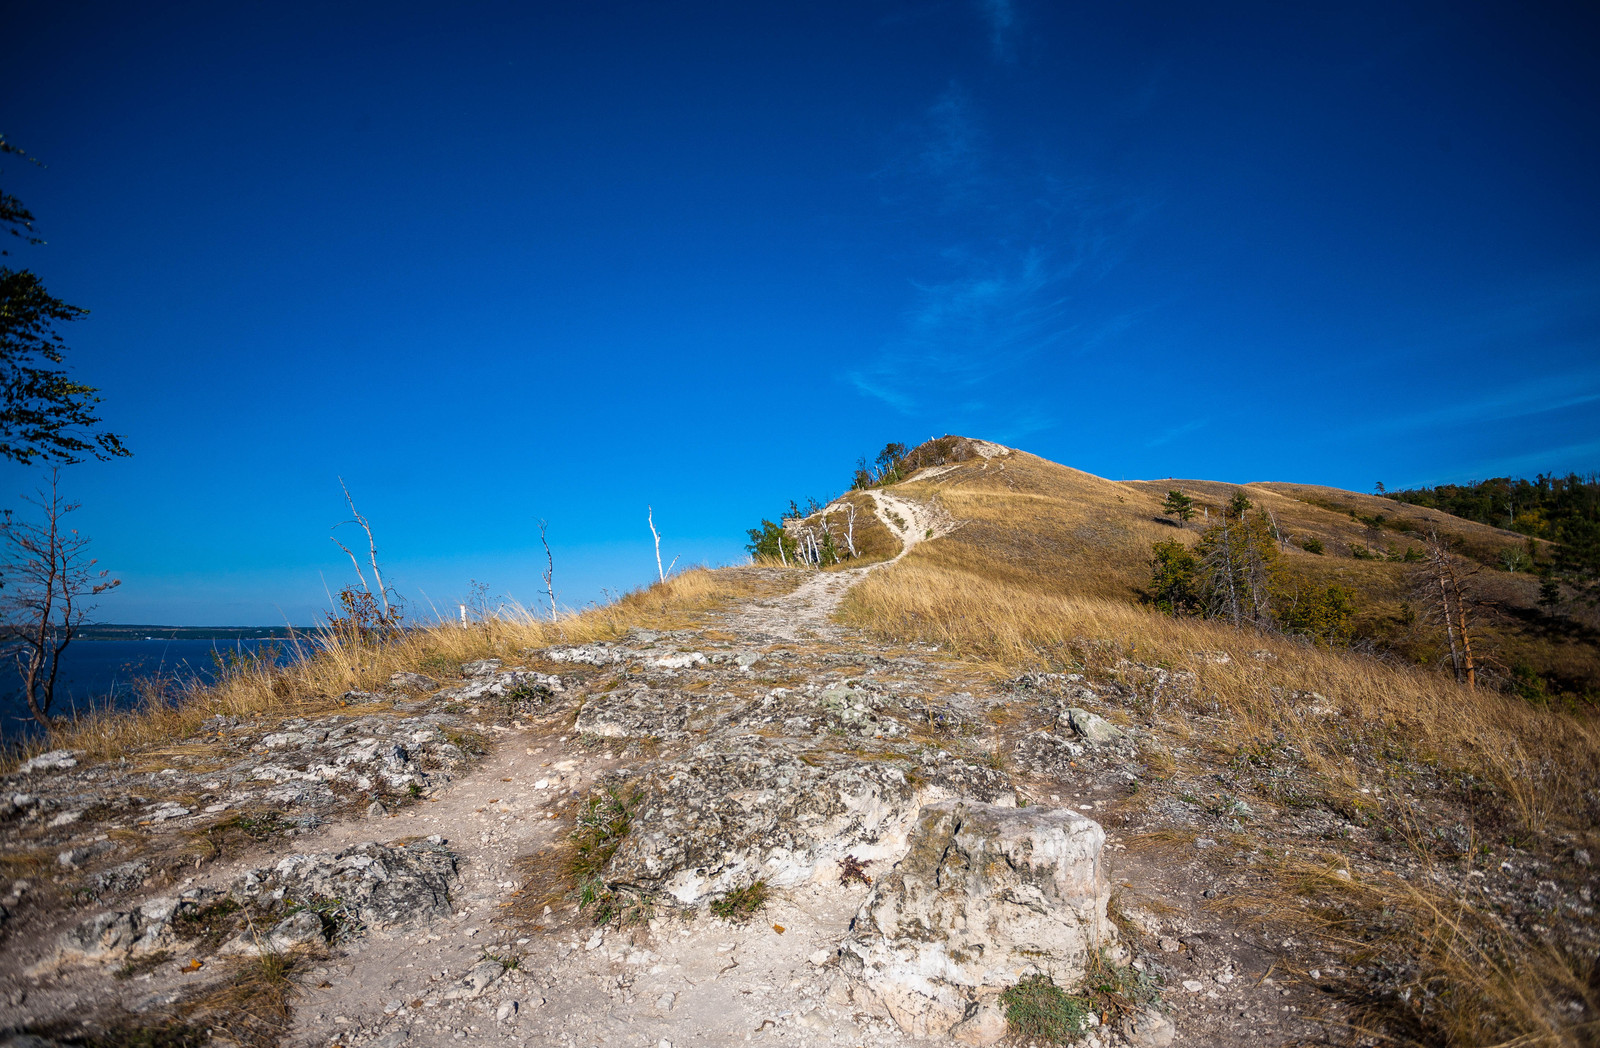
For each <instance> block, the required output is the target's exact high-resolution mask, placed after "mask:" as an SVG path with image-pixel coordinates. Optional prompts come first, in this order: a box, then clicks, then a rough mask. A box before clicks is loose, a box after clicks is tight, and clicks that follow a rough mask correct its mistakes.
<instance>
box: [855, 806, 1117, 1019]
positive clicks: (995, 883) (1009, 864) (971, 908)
mask: <svg viewBox="0 0 1600 1048" xmlns="http://www.w3.org/2000/svg"><path fill="white" fill-rule="evenodd" d="M1104 844H1105V833H1104V831H1103V830H1102V829H1101V828H1100V826H1099V824H1098V823H1095V822H1093V821H1092V820H1090V819H1087V818H1084V817H1083V816H1081V815H1079V814H1077V813H1076V812H1073V811H1069V810H1065V809H1056V808H1038V807H1031V808H1014V807H1001V806H999V805H993V804H982V803H974V802H967V801H945V802H940V803H934V804H930V805H928V806H926V807H924V808H923V809H922V810H921V812H920V813H919V815H918V818H917V824H916V827H915V830H914V831H913V833H912V834H911V838H910V848H909V850H908V852H907V853H906V856H905V858H904V859H902V860H901V861H900V862H899V863H898V864H896V866H895V867H894V869H893V871H892V872H890V873H889V874H888V875H887V876H885V877H883V878H881V879H880V880H879V881H878V882H877V884H875V885H874V886H873V889H872V893H871V894H870V895H869V896H868V897H867V900H866V902H865V903H864V904H863V905H862V907H861V911H860V913H859V914H858V915H857V917H856V920H855V923H854V927H853V930H852V934H851V936H850V937H849V938H848V939H847V940H846V941H845V944H844V947H843V949H842V951H841V955H840V957H841V964H842V967H843V968H844V969H845V971H846V972H847V973H849V974H850V975H851V976H852V977H853V978H854V979H855V980H856V981H857V984H858V985H859V986H861V987H862V988H864V989H865V990H866V991H867V992H868V993H869V994H870V995H871V996H872V997H874V998H876V1000H877V1002H878V1003H881V1004H882V1006H883V1007H884V1008H885V1009H887V1011H888V1012H889V1014H890V1015H892V1016H893V1017H894V1019H895V1021H896V1022H897V1023H899V1025H900V1027H901V1028H902V1029H903V1030H905V1031H906V1032H907V1033H909V1034H911V1035H913V1036H941V1035H945V1034H953V1035H954V1034H959V1035H961V1036H962V1037H963V1039H966V1040H973V1039H974V1038H977V1039H978V1041H977V1043H987V1041H988V1039H990V1035H991V1034H993V1033H994V1031H995V1023H994V1022H993V1018H992V1016H991V1015H989V1013H988V1012H985V1011H984V1009H985V1008H986V1007H989V1008H990V1009H991V1010H992V998H993V997H994V996H995V995H997V994H999V993H1000V992H1001V991H1003V990H1004V989H1005V987H1007V986H1010V985H1012V984H1014V983H1015V982H1017V980H1018V979H1020V978H1021V977H1023V976H1024V975H1027V974H1030V973H1033V972H1043V973H1045V974H1047V975H1049V976H1051V977H1052V978H1053V979H1054V980H1055V981H1056V982H1057V983H1058V984H1060V985H1064V986H1065V985H1072V984H1074V983H1075V982H1077V981H1078V980H1079V979H1081V978H1082V976H1083V973H1084V970H1085V966H1086V963H1087V961H1088V959H1089V957H1090V956H1091V955H1092V953H1093V952H1094V951H1095V950H1097V949H1100V948H1101V947H1102V946H1105V945H1108V944H1109V943H1110V942H1111V941H1112V940H1113V939H1114V936H1115V931H1114V929H1113V927H1112V925H1111V923H1110V921H1109V920H1108V919H1107V917H1106V902H1107V899H1108V897H1109V893H1110V889H1109V885H1108V883H1107V880H1106V876H1105V873H1104V870H1103V868H1102V865H1101V852H1102V849H1103V847H1104ZM958 1024H961V1029H960V1030H955V1029H954V1028H955V1027H956V1026H957V1025H958Z"/></svg>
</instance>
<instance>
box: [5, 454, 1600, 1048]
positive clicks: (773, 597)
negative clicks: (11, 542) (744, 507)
mask: <svg viewBox="0 0 1600 1048" xmlns="http://www.w3.org/2000/svg"><path fill="white" fill-rule="evenodd" d="M913 454H914V455H916V456H917V458H916V461H914V462H911V463H909V465H910V466H911V467H913V468H908V469H906V470H905V471H904V472H903V473H902V474H901V475H900V479H899V480H898V482H895V483H890V484H888V485H885V486H881V487H876V488H872V489H869V490H864V491H857V492H854V493H852V494H851V495H849V496H847V499H848V500H849V504H852V505H856V507H857V515H858V519H857V524H859V525H860V526H861V527H862V535H863V536H865V537H867V539H868V542H867V543H866V544H864V545H863V546H861V547H858V553H859V554H860V555H859V556H857V557H854V558H846V559H845V560H844V562H842V563H840V564H832V565H830V566H829V569H828V570H816V569H815V568H814V567H797V566H796V565H795V564H794V562H793V560H790V561H789V562H788V564H787V565H785V566H782V567H778V568H772V567H766V566H760V565H756V566H742V567H735V568H725V569H719V570H716V571H707V570H702V569H696V570H693V571H689V572H684V573H680V574H679V575H676V576H673V577H671V578H669V579H667V580H665V581H663V582H661V583H659V584H657V585H655V586H652V587H650V588H648V589H647V590H642V591H639V592H636V593H633V594H629V595H628V596H626V597H624V598H623V599H621V600H620V601H617V602H615V603H613V604H611V605H608V606H606V607H602V608H594V609H590V610H588V611H586V612H584V613H583V614H581V615H576V616H572V617H569V618H566V619H562V620H559V621H556V622H549V621H534V620H531V619H511V618H491V619H487V620H485V621H482V622H479V623H475V624H473V625H472V626H470V627H466V628H463V627H458V626H454V625H441V626H439V627H435V628H432V629H425V630H418V631H414V632H409V633H405V634H400V635H391V636H375V635H372V634H370V633H365V632H362V631H360V630H356V629H353V628H352V629H348V630H345V631H343V632H334V633H330V634H328V635H326V636H324V637H323V638H322V644H321V646H320V648H319V649H318V650H317V651H316V653H315V654H313V655H312V656H311V657H309V658H307V659H306V660H304V661H302V662H298V663H295V664H292V665H290V666H277V665H275V664H267V663H261V664H256V665H247V666H241V667H238V668H237V672H235V673H233V674H232V675H230V677H229V678H228V679H227V680H226V681H224V682H223V683H221V684H219V685H218V686H216V687H214V688H210V689H203V690H197V691H196V692H194V693H192V694H190V695H189V696H187V698H186V699H185V701H184V702H182V703H181V704H179V705H178V706H176V707H161V708H156V709H152V710H149V711H145V712H143V713H139V714H129V715H112V716H105V717H98V718H92V719H88V720H86V721H84V722H81V723H78V724H65V725H62V726H61V727H60V728H59V730H58V731H57V733H56V734H55V736H54V737H53V738H52V740H51V742H52V744H53V746H54V749H53V750H51V751H50V752H47V753H38V754H33V755H28V756H30V759H28V760H26V761H22V760H20V759H14V760H11V761H10V763H9V764H7V765H5V766H4V767H5V773H4V776H3V785H4V789H3V790H0V868H3V869H4V870H5V872H6V873H7V874H8V880H9V881H10V884H9V894H6V895H4V896H3V898H0V947H3V949H0V1000H4V1001H5V1002H6V1003H7V1009H8V1010H7V1011H6V1012H5V1013H4V1015H3V1016H0V1043H5V1042H6V1041H7V1038H10V1037H11V1036H12V1035H18V1039H16V1040H12V1041H10V1042H9V1043H14V1044H18V1045H28V1046H31V1048H50V1046H64V1045H92V1046H106V1048H110V1046H131V1045H150V1044H158V1045H184V1046H190V1045H202V1044H212V1043H216V1044H244V1045H250V1046H252V1048H272V1046H301V1045H306V1046H309V1045H319V1046H322V1045H342V1046H346V1048H397V1046H401V1045H433V1044H467V1045H494V1046H502V1048H521V1046H525V1045H528V1044H541V1045H543V1044H552V1045H555V1044H561V1045H568V1046H578V1045H599V1044H622V1045H627V1044H655V1045H659V1044H662V1043H670V1044H678V1045H683V1044H689V1045H695V1044H734V1043H746V1042H748V1043H752V1044H762V1045H782V1046H786V1048H816V1046H820V1045H835V1046H839V1048H844V1046H850V1045H856V1046H859V1045H863V1044H873V1045H891V1046H895V1045H898V1046H904V1048H913V1046H919V1045H921V1046H931V1045H945V1044H950V1043H952V1041H954V1042H957V1043H964V1044H996V1043H1001V1042H1006V1043H1009V1044H1011V1045H1017V1046H1020V1045H1024V1044H1039V1045H1042V1044H1047V1043H1062V1044H1065V1043H1082V1044H1084V1045H1085V1046H1086V1048H1164V1046H1168V1045H1173V1044H1204V1045H1215V1046H1224V1048H1253V1046H1256V1045H1284V1046H1290V1045H1306V1044H1328V1043H1333V1044H1363V1045H1368V1044H1389V1043H1396V1044H1398V1043H1405V1044H1427V1045H1483V1046H1488V1045H1510V1044H1516V1045H1529V1046H1532V1045H1550V1046H1561V1048H1568V1046H1570V1048H1578V1046H1580V1045H1585V1044H1590V1043H1593V1032H1594V1030H1595V1029H1596V1028H1597V1027H1596V1025H1595V1024H1596V1021H1597V1019H1600V992H1597V987H1600V966H1597V957H1600V933H1597V929H1596V921H1595V912H1594V898H1595V894H1596V892H1600V878H1597V876H1596V873H1595V869H1594V866H1593V856H1594V854H1595V851H1596V849H1597V848H1600V835H1597V832H1596V826H1597V824H1600V729H1597V725H1596V723H1595V719H1594V717H1593V715H1592V712H1591V711H1590V710H1588V709H1586V708H1577V709H1575V710H1572V711H1565V710H1561V709H1557V708H1544V707H1539V706H1536V705H1534V704H1532V703H1530V702H1528V701H1525V700H1524V699H1523V698H1521V697H1519V696H1517V695H1514V694H1509V693H1503V692H1501V691H1498V690H1495V689H1494V688H1489V687H1483V688H1478V689H1476V690H1470V689H1467V688H1466V687H1464V686H1462V685H1460V684H1458V683H1456V682H1455V681H1454V680H1453V679H1452V678H1450V677H1448V676H1446V675H1444V674H1442V673H1440V672H1438V671H1437V670H1436V669H1434V668H1432V667H1429V666H1418V665H1414V664H1411V663H1408V662H1407V661H1405V660H1404V659H1401V658H1395V657H1387V658H1379V657H1376V656H1375V655H1373V654H1370V653H1364V652H1361V651H1356V650H1352V649H1350V648H1348V647H1343V646H1338V645H1327V644H1322V645H1318V644H1313V643H1311V642H1308V641H1307V640H1305V639H1302V638H1298V637H1295V636H1290V635H1286V634H1283V633H1280V632H1275V631H1271V630H1257V629H1254V628H1239V627H1235V626H1233V625H1231V624H1229V623H1228V622H1226V621H1223V620H1219V619H1214V618H1213V619H1206V618H1201V617H1197V616H1184V617H1176V618H1175V617H1173V616H1170V615H1167V614H1164V613H1162V612H1160V611H1158V610H1156V609H1155V608H1154V607H1151V606H1148V605H1144V604H1141V603H1139V602H1138V600H1137V599H1136V593H1135V591H1136V590H1137V589H1138V588H1139V587H1140V586H1141V585H1142V582H1141V572H1143V571H1145V570H1146V568H1145V567H1144V565H1145V564H1146V563H1147V561H1148V557H1149V553H1148V551H1149V546H1150V543H1151V542H1155V541H1160V540H1163V539H1172V538H1173V537H1176V538H1177V539H1178V540H1179V541H1180V542H1187V541H1193V540H1194V537H1195V533H1194V532H1193V530H1192V529H1191V530H1185V529H1180V528H1177V527H1175V526H1173V525H1171V524H1169V523H1165V522H1163V521H1162V520H1161V519H1160V516H1161V515H1160V513H1159V502H1160V492H1159V486H1158V488H1157V490H1150V489H1147V488H1145V487H1141V486H1140V485H1138V484H1122V483H1114V482H1110V481H1106V480H1102V479H1100V478H1097V477H1093V476H1090V475H1088V474H1085V473H1081V472H1079V471H1075V470H1071V469H1068V468H1065V467H1061V466H1057V465H1054V464H1052V463H1048V462H1045V461H1044V460H1042V459H1038V458H1035V457H1033V456H1029V455H1026V454H1024V453H1022V452H1017V451H1012V450H1010V449H1006V448H1001V447H999V446H997V445H993V444H988V443H984V442H978V441H962V440H958V439H954V438H951V439H947V440H945V441H943V442H935V445H934V446H925V447H924V448H923V449H915V451H914V452H913ZM907 457H908V458H910V457H911V456H907ZM1194 488H1195V492H1194V494H1195V497H1197V498H1217V499H1221V498H1224V497H1230V498H1231V496H1232V488H1231V486H1230V487H1227V488H1226V489H1223V488H1218V489H1217V490H1214V491H1213V490H1209V489H1205V488H1203V487H1201V486H1200V485H1198V484H1196V485H1194ZM1246 494H1247V495H1249V497H1251V498H1252V499H1253V500H1259V501H1260V503H1261V504H1263V505H1266V506H1268V507H1270V508H1272V510H1273V512H1274V514H1275V515H1277V516H1278V517H1279V519H1280V521H1281V522H1283V523H1282V527H1283V528H1310V527H1313V526H1316V527H1325V528H1327V529H1328V534H1329V535H1330V537H1331V536H1333V535H1335V534H1338V533H1339V532H1338V531H1337V529H1338V528H1343V527H1346V525H1345V524H1344V523H1343V522H1342V520H1341V518H1340V517H1339V513H1338V510H1337V508H1332V509H1330V508H1327V507H1324V506H1318V505H1316V504H1314V503H1311V502H1305V501H1298V502H1297V501H1296V500H1294V499H1292V498H1291V497H1290V496H1288V495H1284V494H1281V493H1279V492H1277V491H1276V490H1275V489H1274V488H1273V487H1272V486H1267V485H1257V486H1251V487H1249V488H1247V489H1246ZM1319 497H1320V496H1319ZM833 505H834V507H835V512H834V513H829V515H828V516H829V520H828V522H827V524H826V525H824V522H823V521H822V520H821V519H820V517H819V519H815V520H810V521H809V523H808V519H805V518H802V519H798V520H788V521H786V522H785V523H784V524H783V525H782V527H783V528H784V530H785V533H786V534H794V533H798V532H800V531H801V530H802V529H804V528H806V527H811V528H812V529H813V531H815V530H816V529H819V528H821V527H823V526H829V527H832V526H835V525H836V524H837V523H838V521H839V519H840V518H839V517H837V516H836V515H835V514H836V513H837V512H838V510H837V506H838V503H835V504H833ZM1306 507H1309V508H1306ZM1319 514H1322V515H1320V516H1319ZM842 519H843V520H845V521H848V519H849V516H848V511H845V512H844V514H843V518H842ZM1348 519H1349V518H1348V515H1346V516H1345V517H1344V518H1343V520H1348ZM1445 523H1447V522H1445ZM1440 526H1445V525H1444V524H1440ZM760 534H761V535H763V537H766V535H767V532H765V531H762V532H760ZM830 535H832V533H830ZM838 538H840V536H838V535H832V539H833V545H834V546H835V547H837V540H838ZM811 539H815V535H814V534H813V535H812V536H809V537H808V541H809V540H811ZM774 541H776V537H774ZM1484 541H1488V539H1487V538H1486V539H1484ZM775 548H776V549H777V550H779V551H785V550H787V548H788V547H786V546H784V545H776V546H775ZM795 548H799V547H798V546H796V547H795ZM810 548H812V549H813V550H816V549H819V548H821V547H820V546H819V545H812V546H811V547H810ZM1302 554H1303V558H1302V557H1297V556H1295V555H1294V554H1293V552H1292V551H1286V552H1285V553H1284V556H1285V557H1286V558H1289V559H1293V560H1296V561H1297V562H1298V561H1299V560H1301V559H1304V561H1305V564H1306V565H1308V567H1307V568H1306V570H1308V571H1313V572H1316V571H1343V570H1347V569H1350V568H1351V567H1352V566H1353V567H1357V568H1361V569H1367V568H1370V567H1373V566H1374V564H1375V562H1370V561H1357V560H1356V559H1355V558H1354V557H1349V558H1338V557H1334V556H1331V555H1328V554H1325V555H1324V557H1323V558H1316V556H1315V555H1314V554H1307V553H1303V551H1302ZM1346 560H1348V561H1350V562H1351V563H1348V564H1347V563H1345V562H1344V561H1346ZM780 563H781V562H780ZM1330 565H1331V567H1330ZM1376 566H1378V567H1381V568H1383V569H1385V570H1388V569H1390V568H1394V569H1402V568H1404V567H1405V565H1404V564H1403V563H1402V564H1390V563H1388V562H1384V563H1382V564H1378V565H1376ZM1353 577H1358V578H1359V577H1360V576H1353Z"/></svg>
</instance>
